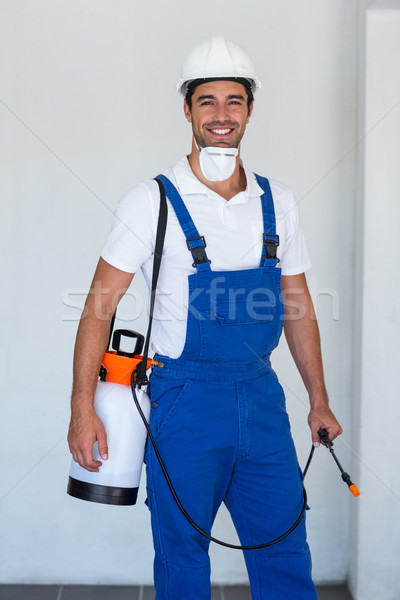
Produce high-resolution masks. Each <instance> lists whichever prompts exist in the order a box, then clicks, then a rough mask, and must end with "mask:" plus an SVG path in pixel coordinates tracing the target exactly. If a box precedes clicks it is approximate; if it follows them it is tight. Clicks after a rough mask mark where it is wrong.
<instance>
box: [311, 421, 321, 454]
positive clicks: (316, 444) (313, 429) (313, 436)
mask: <svg viewBox="0 0 400 600" xmlns="http://www.w3.org/2000/svg"><path fill="white" fill-rule="evenodd" d="M310 429H311V439H312V443H313V446H314V448H318V447H319V445H320V443H321V439H320V437H319V435H318V430H319V429H320V428H319V427H318V426H317V425H315V424H314V423H311V425H310Z"/></svg>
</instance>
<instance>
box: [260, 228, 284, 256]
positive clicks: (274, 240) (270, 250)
mask: <svg viewBox="0 0 400 600" xmlns="http://www.w3.org/2000/svg"><path fill="white" fill-rule="evenodd" d="M263 246H264V248H265V256H264V260H265V259H266V258H273V259H275V260H277V261H278V262H280V260H279V258H278V257H277V255H276V252H277V249H278V246H279V235H277V234H276V233H263Z"/></svg>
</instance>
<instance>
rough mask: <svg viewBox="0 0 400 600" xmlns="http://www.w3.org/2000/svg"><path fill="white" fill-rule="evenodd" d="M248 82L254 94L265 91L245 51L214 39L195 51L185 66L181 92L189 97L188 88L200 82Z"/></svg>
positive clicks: (217, 37) (216, 38)
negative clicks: (195, 82)
mask: <svg viewBox="0 0 400 600" xmlns="http://www.w3.org/2000/svg"><path fill="white" fill-rule="evenodd" d="M224 78H227V79H246V80H247V81H248V82H249V84H250V86H251V89H252V91H253V92H255V91H256V90H258V89H259V88H260V87H261V83H260V81H259V80H258V79H257V77H256V76H255V72H254V65H253V63H252V62H251V60H250V58H249V56H248V55H247V54H246V52H245V51H244V50H242V48H240V47H239V46H237V45H236V44H233V43H232V42H227V41H226V40H225V38H224V37H223V36H222V35H218V36H214V37H212V38H211V40H207V41H206V42H203V43H202V44H199V46H196V48H194V49H193V50H192V51H191V52H190V54H189V56H188V57H187V58H186V60H185V62H184V63H183V67H182V73H181V78H180V79H179V81H178V84H177V90H178V92H180V93H181V94H183V96H186V93H187V90H188V85H189V84H190V83H191V82H192V81H194V80H196V79H224Z"/></svg>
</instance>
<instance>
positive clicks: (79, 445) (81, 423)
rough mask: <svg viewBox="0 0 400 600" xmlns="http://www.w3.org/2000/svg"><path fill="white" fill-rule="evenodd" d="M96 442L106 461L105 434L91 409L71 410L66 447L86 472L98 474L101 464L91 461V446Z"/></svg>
mask: <svg viewBox="0 0 400 600" xmlns="http://www.w3.org/2000/svg"><path fill="white" fill-rule="evenodd" d="M96 440H97V442H98V447H99V453H100V456H101V458H102V459H103V460H107V459H108V448H107V434H106V430H105V429H104V425H103V423H102V422H101V420H100V419H99V417H98V416H97V415H96V413H95V410H94V408H93V407H91V408H86V409H83V408H81V407H80V406H79V405H77V406H75V407H74V408H73V410H72V415H71V422H70V425H69V431H68V445H69V449H70V451H71V454H72V456H73V459H74V460H75V462H77V463H79V464H80V466H81V467H83V468H84V469H86V470H87V471H92V472H98V470H99V467H100V466H101V465H102V463H101V462H100V461H99V460H94V459H93V454H92V451H93V444H94V443H95V441H96Z"/></svg>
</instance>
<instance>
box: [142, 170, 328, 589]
mask: <svg viewBox="0 0 400 600" xmlns="http://www.w3.org/2000/svg"><path fill="white" fill-rule="evenodd" d="M256 177H257V181H258V184H259V185H260V186H261V188H262V189H263V191H264V194H263V195H262V197H261V202H262V212H263V220H264V232H265V233H264V236H263V239H264V243H263V247H262V251H261V252H260V253H261V260H260V265H259V267H258V268H254V269H244V270H239V271H212V269H211V266H210V261H209V260H208V258H207V255H206V252H205V240H204V238H203V237H200V236H199V233H198V231H197V229H196V227H195V225H194V223H193V221H192V219H191V217H190V215H189V212H188V210H187V208H186V206H185V204H184V202H183V200H182V198H181V197H180V195H179V193H178V191H177V190H176V188H175V187H174V186H173V184H172V183H171V182H170V181H169V180H168V179H167V178H166V177H164V176H159V177H158V178H159V179H161V180H162V182H163V184H164V187H165V190H166V194H167V197H168V199H169V201H170V203H171V205H172V206H173V208H174V210H175V213H176V215H177V218H178V220H179V223H180V225H181V227H182V230H183V232H184V235H185V237H186V240H187V246H188V251H191V252H192V255H193V258H194V263H193V266H194V267H195V268H196V271H195V272H194V273H193V274H191V275H189V278H188V279H189V298H190V304H189V310H188V321H187V333H186V341H185V345H184V349H183V352H182V354H181V356H180V357H179V358H177V359H171V358H169V357H167V356H161V355H156V356H155V359H156V360H159V361H162V362H163V364H164V366H163V368H159V367H155V368H154V371H153V373H152V375H151V377H150V385H149V389H150V395H151V401H152V410H151V416H150V427H151V430H152V432H153V435H154V437H155V439H156V442H157V446H158V449H159V451H160V454H161V456H162V459H163V461H164V464H165V466H166V468H167V471H168V474H169V476H170V479H171V481H172V484H173V486H174V488H175V490H176V492H177V494H178V497H179V499H180V500H181V502H182V504H183V506H184V507H185V509H186V511H187V512H188V513H189V514H190V516H191V517H192V519H193V520H194V521H195V522H196V523H197V525H199V526H200V527H201V528H202V529H203V530H204V531H206V532H208V533H210V532H211V527H212V524H213V521H214V518H215V516H216V513H217V510H218V508H219V506H220V505H221V503H222V502H225V504H226V506H227V508H228V510H229V512H230V514H231V516H232V519H233V522H234V525H235V527H236V530H237V532H238V535H239V538H240V541H241V544H242V545H258V544H262V543H264V542H267V541H269V540H272V539H274V538H276V537H278V536H280V535H281V534H282V533H284V532H285V531H287V530H288V529H289V527H290V526H291V525H292V524H293V523H294V522H295V520H296V519H297V517H298V515H299V513H300V511H301V507H302V503H303V495H302V484H301V477H302V476H301V471H300V469H299V466H298V462H297V458H296V451H295V448H294V444H293V440H292V437H291V433H290V425H289V420H288V416H287V413H286V407H285V396H284V392H283V389H282V387H281V385H280V383H279V382H278V379H277V377H276V374H275V372H274V371H273V369H272V368H271V364H270V354H271V352H272V350H273V349H274V348H275V347H276V346H277V344H278V341H279V338H280V335H281V332H282V326H283V313H284V310H283V303H282V298H281V288H280V271H281V270H280V268H279V267H277V263H278V261H277V259H276V258H270V256H276V254H275V252H274V249H273V246H274V245H276V243H277V236H276V224H275V212H274V205H273V199H272V194H271V190H270V186H269V182H268V180H267V179H264V178H262V177H259V176H258V175H256ZM211 258H212V257H211ZM145 461H146V467H147V495H148V497H147V503H148V505H149V508H150V511H151V524H152V531H153V541H154V547H155V560H154V581H155V588H156V600H167V599H168V600H210V596H211V591H210V561H209V556H208V546H209V541H208V540H207V539H206V538H205V537H204V536H202V535H201V534H199V533H198V532H197V531H196V530H195V529H194V528H193V527H192V525H190V523H189V522H188V521H187V520H186V519H185V517H184V516H183V514H182V513H181V511H180V509H179V508H178V506H177V505H176V503H175V501H174V499H173V497H172V494H171V492H170V490H169V488H168V487H167V484H166V481H165V479H164V475H163V474H162V472H161V469H160V466H159V464H158V461H157V458H156V456H155V454H154V451H153V448H152V446H151V444H150V443H149V441H148V443H147V446H146V456H145ZM244 556H245V560H246V566H247V570H248V574H249V580H250V585H251V593H252V598H253V600H267V599H268V600H316V598H317V595H316V591H315V587H314V584H313V582H312V579H311V559H310V553H309V549H308V544H307V542H306V531H305V518H303V519H302V521H301V523H300V524H299V526H298V527H297V528H296V529H295V530H294V531H293V532H292V533H291V534H290V535H289V536H288V537H287V538H285V539H284V540H283V541H281V542H278V543H277V544H275V545H273V546H270V547H267V548H263V549H259V550H246V551H244Z"/></svg>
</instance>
